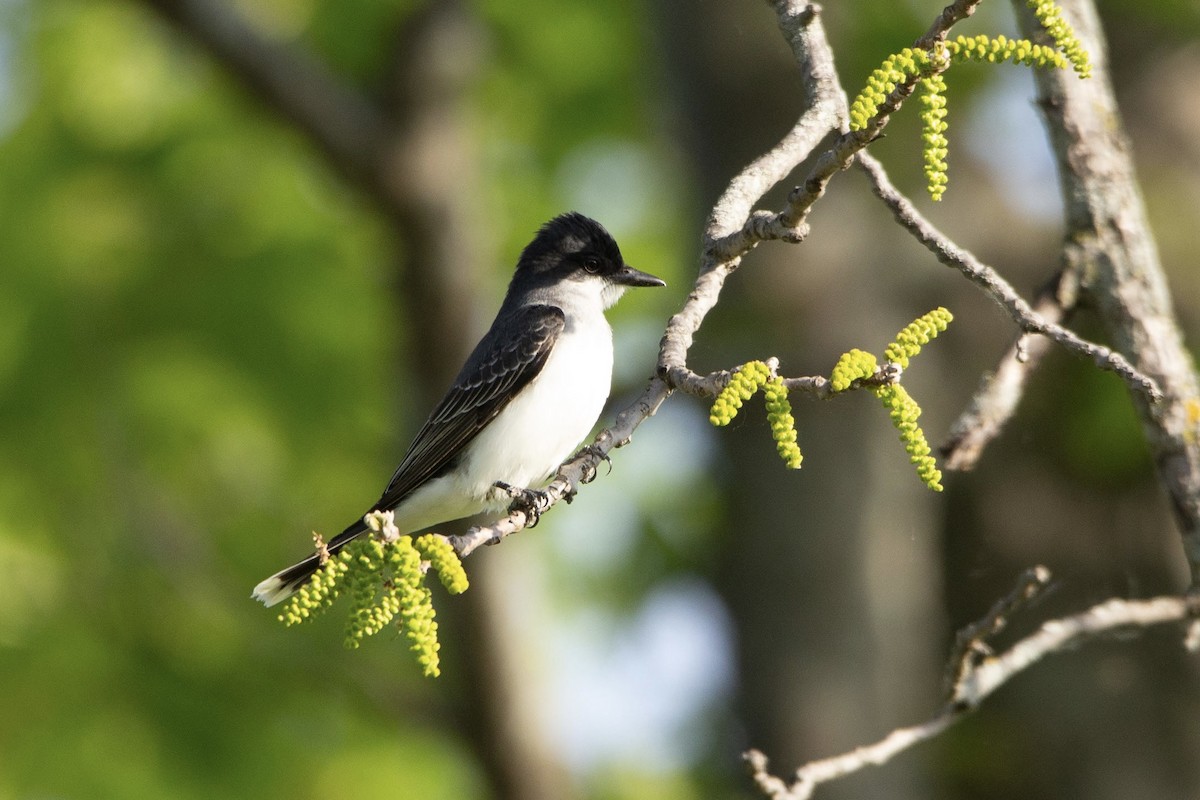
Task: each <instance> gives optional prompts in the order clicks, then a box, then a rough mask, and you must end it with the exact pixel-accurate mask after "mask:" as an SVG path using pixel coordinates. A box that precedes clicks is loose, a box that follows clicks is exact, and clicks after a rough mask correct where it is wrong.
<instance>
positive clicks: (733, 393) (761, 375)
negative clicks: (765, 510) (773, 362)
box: [708, 361, 804, 469]
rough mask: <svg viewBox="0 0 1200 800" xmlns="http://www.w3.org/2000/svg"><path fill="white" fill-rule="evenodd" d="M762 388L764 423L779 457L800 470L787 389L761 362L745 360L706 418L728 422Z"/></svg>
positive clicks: (798, 449) (715, 421)
mask: <svg viewBox="0 0 1200 800" xmlns="http://www.w3.org/2000/svg"><path fill="white" fill-rule="evenodd" d="M759 389H762V390H763V399H764V400H765V401H766V407H767V422H768V423H769V424H770V425H771V438H772V439H774V440H775V449H776V451H777V452H778V453H779V457H780V458H782V459H783V460H784V463H786V464H787V465H788V467H789V468H791V469H800V462H801V461H803V460H804V456H803V455H802V454H801V453H800V446H799V445H797V444H796V420H795V419H794V418H793V417H792V404H791V403H790V402H789V401H788V390H787V386H786V385H785V384H784V382H783V379H782V378H780V377H778V376H775V375H772V374H771V368H770V367H768V366H767V365H766V363H764V362H762V361H748V362H747V363H745V364H743V365H742V366H741V367H739V368H738V369H737V371H736V372H734V373H733V375H732V376H731V377H730V379H729V383H728V385H726V387H725V388H724V389H722V390H721V393H720V394H718V395H717V398H716V399H715V400H714V401H713V404H712V408H711V409H710V410H709V413H708V421H709V422H711V423H712V424H713V425H716V426H718V427H720V426H722V425H728V424H729V423H730V422H731V421H732V420H733V418H734V417H736V416H737V413H738V410H739V409H741V407H742V404H743V403H745V402H746V401H747V400H749V399H750V398H751V397H753V396H754V393H755V392H757V391H758V390H759Z"/></svg>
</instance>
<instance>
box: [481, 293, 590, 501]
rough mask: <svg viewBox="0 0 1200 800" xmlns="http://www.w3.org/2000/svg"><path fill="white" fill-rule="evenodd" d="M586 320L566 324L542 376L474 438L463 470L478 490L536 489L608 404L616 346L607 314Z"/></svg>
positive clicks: (579, 441) (572, 320)
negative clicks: (499, 484)
mask: <svg viewBox="0 0 1200 800" xmlns="http://www.w3.org/2000/svg"><path fill="white" fill-rule="evenodd" d="M588 316H589V317H590V318H587V319H579V318H578V317H576V318H568V323H567V327H566V329H565V330H564V331H563V332H562V334H560V335H559V337H558V340H557V341H556V342H555V343H554V347H553V349H552V350H551V351H550V356H549V358H547V360H546V365H545V366H544V367H542V371H541V372H540V373H539V374H538V376H537V377H536V378H534V379H533V380H532V381H531V382H530V383H529V385H527V386H526V387H525V388H524V389H523V390H522V391H521V392H520V394H518V395H517V396H516V397H515V398H513V400H512V401H511V402H510V403H509V404H508V405H507V406H506V407H505V409H504V410H503V411H502V412H500V414H499V415H498V416H497V417H496V419H495V420H493V422H492V423H491V424H490V425H488V426H487V428H486V429H485V430H484V431H483V432H481V433H480V434H479V436H478V438H477V439H476V440H475V445H476V446H473V447H472V448H471V454H470V457H469V463H467V464H466V465H465V467H466V469H465V470H464V472H465V476H464V477H465V480H466V481H467V482H473V483H474V484H475V486H474V487H473V488H474V490H475V491H481V490H482V491H485V492H486V491H488V490H490V488H491V486H492V484H493V483H495V482H496V481H504V482H505V483H508V484H511V485H513V486H517V487H522V488H525V487H531V486H534V487H535V486H538V485H540V484H541V483H542V482H543V481H545V480H546V479H547V478H548V477H550V475H551V474H552V473H553V472H554V470H555V468H557V467H558V465H559V464H560V463H562V461H563V460H564V459H566V458H567V457H568V456H569V455H571V453H572V452H574V450H575V448H577V447H578V446H579V445H580V443H582V441H583V439H584V437H586V436H587V435H588V434H589V433H590V432H591V430H592V427H593V426H594V425H595V424H596V420H597V419H598V418H599V416H600V412H602V411H603V410H604V404H605V402H606V401H607V400H608V393H609V389H610V388H611V383H612V365H613V346H612V329H611V328H609V326H608V321H607V320H605V319H604V314H603V313H602V312H601V311H600V310H599V309H596V310H595V312H594V315H588ZM580 323H584V324H580Z"/></svg>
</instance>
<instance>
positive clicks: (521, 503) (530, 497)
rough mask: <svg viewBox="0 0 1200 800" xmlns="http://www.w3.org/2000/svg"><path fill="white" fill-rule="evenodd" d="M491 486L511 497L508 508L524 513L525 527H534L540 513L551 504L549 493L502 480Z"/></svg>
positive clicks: (539, 519) (539, 518)
mask: <svg viewBox="0 0 1200 800" xmlns="http://www.w3.org/2000/svg"><path fill="white" fill-rule="evenodd" d="M493 486H495V487H496V488H497V489H499V490H500V491H502V492H504V493H505V494H507V495H508V496H509V497H511V498H512V503H511V504H510V505H509V506H508V510H509V511H510V512H512V511H520V512H521V513H522V514H524V515H525V519H526V520H527V522H526V525H525V527H526V528H536V527H537V524H538V523H539V522H541V520H542V514H543V513H544V512H545V511H546V510H547V509H549V508H550V506H551V505H552V503H551V502H550V495H549V494H547V493H546V492H543V491H539V490H537V489H525V488H522V487H520V486H513V485H512V484H510V483H505V482H504V481H496V482H495V483H494V484H493Z"/></svg>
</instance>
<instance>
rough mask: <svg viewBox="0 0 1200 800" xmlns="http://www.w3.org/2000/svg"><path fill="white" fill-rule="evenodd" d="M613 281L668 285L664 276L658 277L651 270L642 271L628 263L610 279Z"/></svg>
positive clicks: (638, 284)
mask: <svg viewBox="0 0 1200 800" xmlns="http://www.w3.org/2000/svg"><path fill="white" fill-rule="evenodd" d="M609 280H611V281H612V282H613V283H619V284H621V285H622V286H666V285H667V282H666V281H664V280H663V279H662V278H656V277H654V276H653V275H651V274H650V273H649V272H642V271H641V270H639V269H634V268H633V267H631V266H629V265H628V264H626V265H625V266H623V267H621V268H620V269H619V270H617V271H616V273H615V274H614V275H613V276H612V277H611V278H610V279H609Z"/></svg>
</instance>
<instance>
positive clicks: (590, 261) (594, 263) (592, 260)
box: [583, 256, 600, 275]
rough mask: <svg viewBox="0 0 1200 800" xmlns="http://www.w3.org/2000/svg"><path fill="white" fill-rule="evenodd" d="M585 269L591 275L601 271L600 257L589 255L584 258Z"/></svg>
mask: <svg viewBox="0 0 1200 800" xmlns="http://www.w3.org/2000/svg"><path fill="white" fill-rule="evenodd" d="M583 269H584V271H585V272H588V273H589V274H591V275H595V274H596V273H597V272H599V271H600V259H598V258H596V257H594V256H588V257H587V258H585V259H584V260H583Z"/></svg>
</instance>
